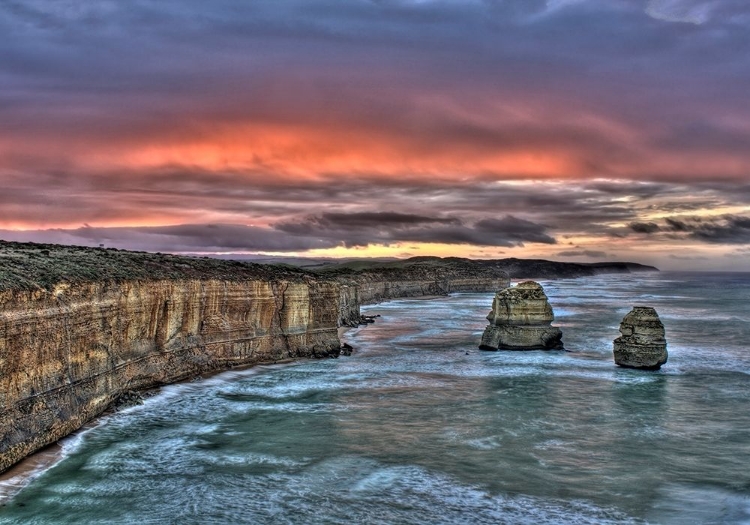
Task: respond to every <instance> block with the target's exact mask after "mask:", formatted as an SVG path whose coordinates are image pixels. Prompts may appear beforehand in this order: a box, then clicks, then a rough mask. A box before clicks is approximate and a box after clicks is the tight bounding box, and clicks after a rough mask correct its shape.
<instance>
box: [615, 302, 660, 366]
mask: <svg viewBox="0 0 750 525" xmlns="http://www.w3.org/2000/svg"><path fill="white" fill-rule="evenodd" d="M620 333H621V334H622V335H621V336H620V337H618V338H617V339H615V340H614V358H615V364H617V365H619V366H622V367H625V368H638V369H641V370H658V369H659V368H661V366H662V365H663V364H665V363H666V362H667V358H668V357H669V355H668V354H667V341H666V339H665V333H664V325H663V324H662V322H661V319H659V314H657V313H656V310H654V309H653V308H651V307H648V306H635V307H633V309H632V310H631V311H630V312H629V313H628V314H627V315H626V316H625V317H624V318H623V320H622V323H620Z"/></svg>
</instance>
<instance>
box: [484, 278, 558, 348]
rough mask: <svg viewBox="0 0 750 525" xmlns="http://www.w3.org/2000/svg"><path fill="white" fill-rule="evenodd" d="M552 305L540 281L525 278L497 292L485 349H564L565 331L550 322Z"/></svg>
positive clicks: (487, 330) (485, 332) (487, 329)
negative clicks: (524, 280) (563, 333)
mask: <svg viewBox="0 0 750 525" xmlns="http://www.w3.org/2000/svg"><path fill="white" fill-rule="evenodd" d="M554 318H555V317H554V314H553V312H552V307H551V306H550V304H549V301H548V300H547V295H546V294H545V293H544V289H543V288H542V286H541V285H540V284H539V283H536V282H534V281H526V282H523V283H519V284H518V285H516V286H515V287H513V288H507V289H505V290H501V291H499V292H497V294H495V299H494V301H493V302H492V311H490V313H489V315H488V316H487V319H488V320H489V321H490V325H489V326H488V327H487V328H486V329H485V331H484V334H483V335H482V342H481V344H480V345H479V348H480V349H482V350H562V349H563V344H562V331H561V330H560V329H559V328H557V327H555V326H551V323H552V321H553V320H554Z"/></svg>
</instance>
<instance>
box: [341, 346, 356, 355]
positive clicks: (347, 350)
mask: <svg viewBox="0 0 750 525" xmlns="http://www.w3.org/2000/svg"><path fill="white" fill-rule="evenodd" d="M353 351H354V347H352V345H350V344H347V343H341V355H343V356H350V355H352V352H353Z"/></svg>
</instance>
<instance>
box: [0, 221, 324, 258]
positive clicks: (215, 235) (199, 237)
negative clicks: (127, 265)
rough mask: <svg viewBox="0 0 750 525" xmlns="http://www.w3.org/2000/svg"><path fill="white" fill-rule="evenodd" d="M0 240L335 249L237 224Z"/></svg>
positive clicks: (181, 248)
mask: <svg viewBox="0 0 750 525" xmlns="http://www.w3.org/2000/svg"><path fill="white" fill-rule="evenodd" d="M0 238H2V239H4V240H10V241H31V242H41V243H55V244H75V245H82V246H99V245H100V244H103V245H104V246H106V247H108V248H110V247H111V248H121V249H128V250H144V251H152V252H155V251H163V252H191V253H193V252H194V253H206V252H221V251H253V252H254V251H280V252H284V251H304V250H309V249H314V248H333V247H335V246H337V244H336V243H335V242H333V241H330V240H324V239H317V238H313V237H307V236H288V235H283V234H281V232H279V231H278V230H273V229H271V228H258V227H252V226H240V225H236V224H182V225H177V226H164V227H123V228H95V227H82V228H77V229H71V230H62V229H55V230H37V231H32V232H28V231H26V232H18V231H7V230H6V231H3V230H0Z"/></svg>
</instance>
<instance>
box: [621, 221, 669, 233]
mask: <svg viewBox="0 0 750 525" xmlns="http://www.w3.org/2000/svg"><path fill="white" fill-rule="evenodd" d="M628 227H629V228H630V229H631V230H633V231H634V232H635V233H654V232H658V231H661V227H660V226H659V225H658V224H656V223H655V222H631V223H630V224H628Z"/></svg>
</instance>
